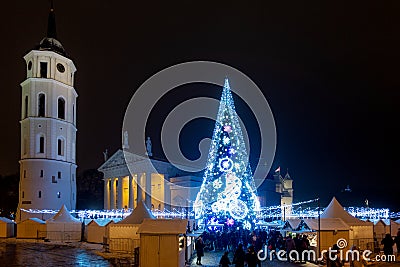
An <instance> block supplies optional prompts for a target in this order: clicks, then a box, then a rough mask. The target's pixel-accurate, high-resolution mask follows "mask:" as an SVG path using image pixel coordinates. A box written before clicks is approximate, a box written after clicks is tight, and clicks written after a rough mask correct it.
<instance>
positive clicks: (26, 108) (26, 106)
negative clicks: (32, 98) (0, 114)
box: [24, 96, 29, 119]
mask: <svg viewBox="0 0 400 267" xmlns="http://www.w3.org/2000/svg"><path fill="white" fill-rule="evenodd" d="M28 101H29V98H28V96H25V113H24V119H25V118H27V117H28Z"/></svg>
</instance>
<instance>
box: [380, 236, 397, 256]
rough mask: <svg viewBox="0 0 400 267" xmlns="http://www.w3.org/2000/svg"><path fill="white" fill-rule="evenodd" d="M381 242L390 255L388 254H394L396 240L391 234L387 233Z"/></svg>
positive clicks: (384, 251)
mask: <svg viewBox="0 0 400 267" xmlns="http://www.w3.org/2000/svg"><path fill="white" fill-rule="evenodd" d="M381 244H382V245H383V253H384V254H385V255H386V256H388V255H393V245H394V241H393V239H392V237H391V236H390V234H386V235H385V238H384V239H382V242H381Z"/></svg>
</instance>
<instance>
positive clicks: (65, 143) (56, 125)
mask: <svg viewBox="0 0 400 267" xmlns="http://www.w3.org/2000/svg"><path fill="white" fill-rule="evenodd" d="M43 41H47V42H54V43H55V44H56V45H58V46H60V47H61V48H62V46H61V44H60V43H59V42H58V41H57V40H55V39H52V38H47V37H46V38H45V39H43V40H42V43H43ZM55 51H56V50H52V49H51V47H50V49H49V48H46V49H41V47H39V48H38V49H37V50H32V51H30V52H29V53H28V54H27V55H26V56H25V57H24V59H25V62H26V66H27V77H26V80H25V81H24V82H22V83H21V87H22V108H21V121H20V124H21V160H20V173H21V175H20V189H19V190H20V192H19V206H18V211H20V209H58V208H59V207H61V206H62V205H63V204H65V206H66V207H67V208H68V209H69V210H72V209H75V206H76V181H75V179H76V168H77V165H76V156H75V155H76V149H75V146H76V131H77V129H76V98H77V96H78V95H77V93H76V91H75V89H74V87H73V86H74V73H75V71H76V68H75V65H74V63H73V62H72V61H71V60H70V59H69V58H67V57H65V56H64V55H65V53H63V54H64V55H62V54H61V53H57V52H55ZM19 213H20V212H19ZM17 219H18V218H17Z"/></svg>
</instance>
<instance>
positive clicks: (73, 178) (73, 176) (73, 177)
mask: <svg viewBox="0 0 400 267" xmlns="http://www.w3.org/2000/svg"><path fill="white" fill-rule="evenodd" d="M73 181H75V173H74V174H72V182H73Z"/></svg>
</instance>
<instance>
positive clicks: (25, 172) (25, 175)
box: [24, 170, 26, 178]
mask: <svg viewBox="0 0 400 267" xmlns="http://www.w3.org/2000/svg"><path fill="white" fill-rule="evenodd" d="M24 178H26V170H24Z"/></svg>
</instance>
